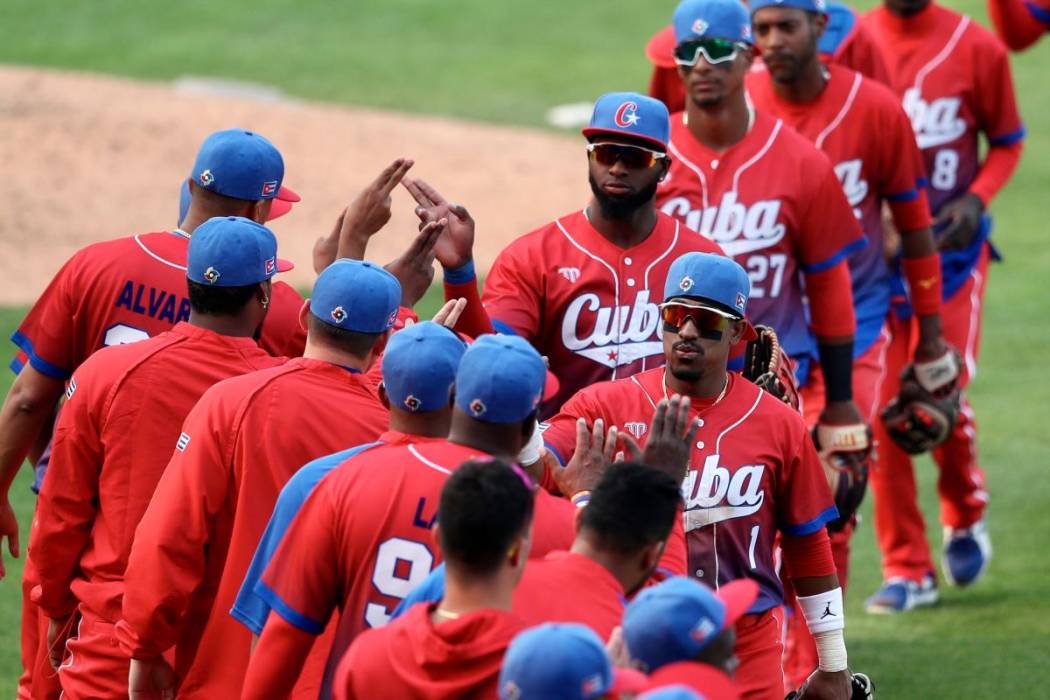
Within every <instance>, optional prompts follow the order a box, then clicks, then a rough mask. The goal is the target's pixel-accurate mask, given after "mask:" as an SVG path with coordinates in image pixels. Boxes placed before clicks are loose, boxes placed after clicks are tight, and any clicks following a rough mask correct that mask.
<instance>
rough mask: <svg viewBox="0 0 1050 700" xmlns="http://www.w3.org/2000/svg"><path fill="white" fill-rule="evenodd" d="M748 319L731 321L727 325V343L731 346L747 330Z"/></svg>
mask: <svg viewBox="0 0 1050 700" xmlns="http://www.w3.org/2000/svg"><path fill="white" fill-rule="evenodd" d="M747 326H748V321H747V319H744V320H743V321H733V323H732V325H731V326H730V327H729V345H730V346H733V345H736V344H737V343H739V342H740V340H741V338H743V337H744V333H746V332H747Z"/></svg>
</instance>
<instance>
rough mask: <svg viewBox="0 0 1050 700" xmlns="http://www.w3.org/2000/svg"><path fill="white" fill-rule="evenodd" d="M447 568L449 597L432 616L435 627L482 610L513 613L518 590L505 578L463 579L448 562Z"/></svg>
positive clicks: (444, 599)
mask: <svg viewBox="0 0 1050 700" xmlns="http://www.w3.org/2000/svg"><path fill="white" fill-rule="evenodd" d="M445 567H446V568H445V597H444V598H442V600H441V603H439V604H438V607H437V608H436V609H435V610H434V612H433V613H431V619H432V620H433V621H434V624H441V623H442V622H445V621H447V620H450V619H451V620H454V619H456V618H457V617H459V616H460V615H465V614H467V613H472V612H477V611H478V610H508V611H509V610H510V607H511V601H512V600H513V597H514V587H513V585H508V583H507V582H506V581H505V580H504V578H505V577H503V576H501V575H497V576H494V577H492V578H484V579H478V578H474V577H466V576H462V577H461V576H459V575H456V574H454V573H453V572H452V571H451V570H450V569H449V568H448V564H447V563H446V565H445Z"/></svg>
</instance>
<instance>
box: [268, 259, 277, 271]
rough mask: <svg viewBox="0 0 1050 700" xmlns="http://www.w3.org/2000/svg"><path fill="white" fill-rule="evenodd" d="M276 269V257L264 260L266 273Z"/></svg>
mask: <svg viewBox="0 0 1050 700" xmlns="http://www.w3.org/2000/svg"><path fill="white" fill-rule="evenodd" d="M276 271H277V258H270V259H269V260H267V261H266V274H268V275H272V274H273V273H274V272H276Z"/></svg>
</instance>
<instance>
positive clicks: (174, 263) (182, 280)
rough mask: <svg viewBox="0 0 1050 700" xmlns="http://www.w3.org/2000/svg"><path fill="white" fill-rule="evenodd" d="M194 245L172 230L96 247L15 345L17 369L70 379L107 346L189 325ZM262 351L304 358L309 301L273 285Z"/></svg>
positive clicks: (58, 284) (54, 288)
mask: <svg viewBox="0 0 1050 700" xmlns="http://www.w3.org/2000/svg"><path fill="white" fill-rule="evenodd" d="M188 246H189V239H188V238H187V237H185V236H183V235H179V234H176V233H171V232H168V231H158V232H154V233H144V234H139V235H135V236H128V237H125V238H118V239H115V240H112V241H104V242H102V243H95V244H93V245H90V246H87V247H86V248H83V249H81V250H80V251H78V252H77V253H75V254H74V255H73V257H71V258H70V259H69V260H68V261H67V262H66V264H65V265H63V266H62V268H61V269H60V270H59V271H58V273H57V274H56V275H55V277H54V279H52V280H51V283H50V284H49V285H48V287H47V289H45V290H44V292H43V294H41V295H40V298H39V299H38V300H37V302H36V303H35V304H34V305H33V308H32V309H30V311H29V313H28V314H27V315H26V317H25V319H24V320H23V321H22V323H21V325H20V326H19V327H18V330H17V331H15V333H14V334H13V335H12V336H11V340H12V341H13V342H14V343H15V345H17V346H18V347H19V349H20V350H21V353H20V357H19V358H16V359H15V361H14V362H12V364H11V368H12V369H13V370H15V371H16V372H17V371H21V369H22V364H23V363H24V362H29V363H30V364H31V365H32V367H33V369H35V370H37V371H38V372H41V373H42V374H46V375H48V376H50V377H54V378H55V379H67V378H68V377H69V375H70V374H71V373H72V372H73V370H75V369H76V368H77V367H78V366H80V364H81V363H82V362H83V361H84V360H86V359H87V357H88V356H89V355H90V354H91V353H93V352H95V350H98V349H99V348H101V347H106V346H110V345H121V344H124V343H133V342H136V341H139V340H144V339H145V338H149V337H150V336H154V335H157V334H158V333H163V332H164V331H167V330H170V329H171V327H172V326H174V325H175V324H176V323H179V322H180V321H186V320H188V319H189V314H190V302H189V298H188V292H187V289H186V254H187V250H188ZM272 289H273V291H272V293H271V294H272V298H271V305H270V312H269V314H267V319H266V321H265V322H264V323H263V330H262V335H261V337H260V339H259V345H260V346H261V347H262V348H263V349H264V350H266V351H267V352H269V353H270V354H271V355H274V356H278V357H279V356H282V355H284V356H290V357H294V356H297V355H301V354H302V352H303V348H304V347H305V343H306V333H305V331H303V330H302V328H300V327H299V308H300V306H302V303H303V299H302V297H301V296H300V295H299V293H298V292H296V291H295V290H294V289H293V288H292V287H290V286H288V285H287V284H285V283H283V282H275V283H274V284H273V288H272Z"/></svg>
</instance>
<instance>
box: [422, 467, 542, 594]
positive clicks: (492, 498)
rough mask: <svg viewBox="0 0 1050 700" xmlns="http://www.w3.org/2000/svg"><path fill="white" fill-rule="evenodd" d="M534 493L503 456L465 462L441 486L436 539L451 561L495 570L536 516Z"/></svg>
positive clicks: (478, 571)
mask: <svg viewBox="0 0 1050 700" xmlns="http://www.w3.org/2000/svg"><path fill="white" fill-rule="evenodd" d="M532 499H533V494H532V489H530V488H529V487H528V486H527V485H526V483H525V480H524V479H523V477H522V473H521V472H520V470H519V471H518V472H516V471H514V470H513V469H511V467H510V466H509V465H508V464H507V463H506V462H502V461H499V460H470V461H468V462H464V463H463V464H462V465H461V466H460V467H459V468H458V469H456V471H455V472H453V474H452V476H451V477H449V480H448V481H447V482H445V487H444V488H443V489H441V501H440V502H439V504H438V540H439V541H440V544H441V554H442V556H443V557H444V558H445V561H447V562H448V563H449V565H451V566H453V567H456V568H458V569H461V570H464V571H466V572H469V573H471V574H474V575H477V576H489V575H492V574H494V573H496V572H497V571H498V570H499V568H500V566H501V565H502V564H503V562H504V561H505V560H506V557H507V552H508V551H509V549H510V546H511V544H512V543H513V542H514V539H515V538H516V537H520V536H521V534H522V533H523V532H524V531H525V530H526V528H528V526H529V523H530V522H532V507H533V503H532Z"/></svg>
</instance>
